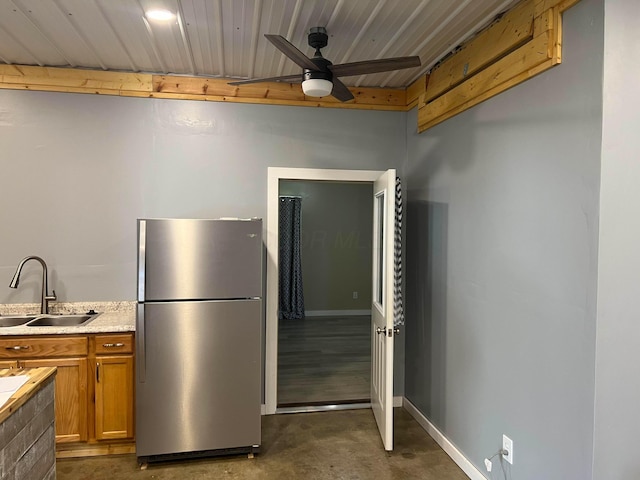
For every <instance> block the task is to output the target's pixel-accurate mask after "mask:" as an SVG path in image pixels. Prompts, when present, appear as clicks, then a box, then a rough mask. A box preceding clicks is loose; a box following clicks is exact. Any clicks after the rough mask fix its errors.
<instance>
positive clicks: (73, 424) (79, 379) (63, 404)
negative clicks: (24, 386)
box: [20, 358, 88, 443]
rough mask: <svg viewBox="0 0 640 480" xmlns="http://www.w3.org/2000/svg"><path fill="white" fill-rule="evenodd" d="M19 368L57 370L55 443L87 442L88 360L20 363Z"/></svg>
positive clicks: (63, 359) (46, 360) (64, 359)
mask: <svg viewBox="0 0 640 480" xmlns="http://www.w3.org/2000/svg"><path fill="white" fill-rule="evenodd" d="M20 366H22V367H24V368H30V367H57V368H58V372H57V374H56V405H55V411H56V443H68V442H85V441H87V439H88V432H87V359H86V358H54V359H42V360H20Z"/></svg>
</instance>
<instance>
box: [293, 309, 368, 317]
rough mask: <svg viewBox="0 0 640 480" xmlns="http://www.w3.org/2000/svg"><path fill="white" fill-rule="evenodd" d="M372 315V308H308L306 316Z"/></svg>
mask: <svg viewBox="0 0 640 480" xmlns="http://www.w3.org/2000/svg"><path fill="white" fill-rule="evenodd" d="M361 315H371V310H306V311H305V312H304V316H305V317H357V316H358V317H359V316H361Z"/></svg>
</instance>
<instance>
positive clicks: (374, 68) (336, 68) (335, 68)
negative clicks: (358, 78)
mask: <svg viewBox="0 0 640 480" xmlns="http://www.w3.org/2000/svg"><path fill="white" fill-rule="evenodd" d="M419 66H420V57H395V58H381V59H380V60H365V61H363V62H352V63H340V64H338V65H329V70H331V71H332V72H333V74H334V75H336V76H338V77H349V76H352V75H365V74H367V73H380V72H390V71H392V70H402V69H403V68H412V67H419Z"/></svg>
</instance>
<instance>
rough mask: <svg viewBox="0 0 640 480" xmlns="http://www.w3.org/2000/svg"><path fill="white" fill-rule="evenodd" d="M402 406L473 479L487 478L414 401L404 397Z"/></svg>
mask: <svg viewBox="0 0 640 480" xmlns="http://www.w3.org/2000/svg"><path fill="white" fill-rule="evenodd" d="M394 403H395V402H394ZM402 406H403V407H404V409H405V410H406V411H407V412H409V415H411V416H412V417H413V418H414V419H415V420H416V422H418V424H420V426H421V427H422V428H424V430H425V431H426V432H427V433H428V434H429V435H430V436H431V438H433V439H434V440H435V441H436V443H437V444H438V445H440V447H441V448H442V449H443V450H444V451H445V453H446V454H447V455H449V456H450V457H451V459H452V460H453V461H454V462H455V463H456V464H457V465H458V466H459V467H460V468H461V469H462V471H463V472H464V473H465V474H466V475H467V476H468V477H469V478H470V479H471V480H487V477H485V476H484V475H483V474H482V472H481V471H480V470H478V469H477V468H476V467H475V465H474V464H473V463H471V462H470V461H469V459H467V457H465V456H464V455H463V454H462V452H461V451H460V450H458V448H457V447H456V446H455V445H454V444H453V443H451V442H450V441H449V440H448V439H447V437H445V436H444V434H443V433H442V432H441V431H440V430H438V429H437V428H436V427H435V425H433V423H431V422H430V421H429V419H428V418H427V417H425V416H424V415H423V414H422V412H420V410H418V408H417V407H416V406H415V405H414V404H413V403H411V402H410V401H409V400H407V399H406V398H404V399H403V402H402Z"/></svg>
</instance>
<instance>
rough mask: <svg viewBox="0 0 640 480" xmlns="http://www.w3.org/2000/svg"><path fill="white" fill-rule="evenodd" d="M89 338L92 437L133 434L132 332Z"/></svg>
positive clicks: (104, 437)
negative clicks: (91, 343)
mask: <svg viewBox="0 0 640 480" xmlns="http://www.w3.org/2000/svg"><path fill="white" fill-rule="evenodd" d="M93 340H94V342H95V346H94V349H93V350H94V351H95V377H94V380H95V384H94V385H95V387H94V388H95V437H96V440H115V439H126V438H133V422H134V420H133V365H134V363H133V336H132V335H131V334H127V335H96V336H95V337H94V339H93Z"/></svg>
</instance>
